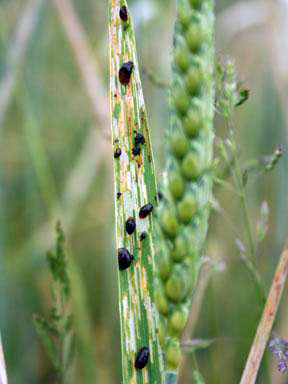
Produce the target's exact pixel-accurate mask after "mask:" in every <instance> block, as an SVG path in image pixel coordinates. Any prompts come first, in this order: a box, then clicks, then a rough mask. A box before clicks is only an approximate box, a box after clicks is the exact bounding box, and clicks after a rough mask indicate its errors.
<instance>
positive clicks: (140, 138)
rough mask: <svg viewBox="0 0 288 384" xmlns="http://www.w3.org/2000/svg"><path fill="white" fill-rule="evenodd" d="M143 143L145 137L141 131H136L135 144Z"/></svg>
mask: <svg viewBox="0 0 288 384" xmlns="http://www.w3.org/2000/svg"><path fill="white" fill-rule="evenodd" d="M141 144H145V138H144V136H143V135H142V134H141V133H136V136H135V145H136V146H139V145H141Z"/></svg>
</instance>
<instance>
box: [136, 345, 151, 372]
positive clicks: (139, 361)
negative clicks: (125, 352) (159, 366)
mask: <svg viewBox="0 0 288 384" xmlns="http://www.w3.org/2000/svg"><path fill="white" fill-rule="evenodd" d="M149 355H150V353H149V348H148V347H143V348H141V349H139V351H138V352H137V355H136V358H135V363H134V366H135V368H136V369H143V368H144V367H145V366H146V365H147V364H148V360H149Z"/></svg>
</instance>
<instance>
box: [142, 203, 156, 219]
mask: <svg viewBox="0 0 288 384" xmlns="http://www.w3.org/2000/svg"><path fill="white" fill-rule="evenodd" d="M153 208H154V207H153V205H152V204H151V203H148V204H145V205H143V207H141V208H140V211H139V217H140V219H145V217H147V216H148V215H149V214H150V213H151V212H152V211H153Z"/></svg>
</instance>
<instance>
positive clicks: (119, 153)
mask: <svg viewBox="0 0 288 384" xmlns="http://www.w3.org/2000/svg"><path fill="white" fill-rule="evenodd" d="M121 153H122V151H121V149H120V148H117V149H116V150H115V152H114V159H118V157H120V156H121Z"/></svg>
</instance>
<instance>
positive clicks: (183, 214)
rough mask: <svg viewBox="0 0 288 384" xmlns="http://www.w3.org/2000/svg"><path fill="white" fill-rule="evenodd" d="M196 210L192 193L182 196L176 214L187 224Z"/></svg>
mask: <svg viewBox="0 0 288 384" xmlns="http://www.w3.org/2000/svg"><path fill="white" fill-rule="evenodd" d="M196 211H197V202H196V200H195V198H194V196H193V195H191V194H189V195H187V196H185V197H184V199H183V200H182V201H180V202H179V204H178V216H179V219H180V221H182V223H184V224H188V223H189V222H190V221H191V219H192V218H193V216H194V215H195V213H196Z"/></svg>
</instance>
